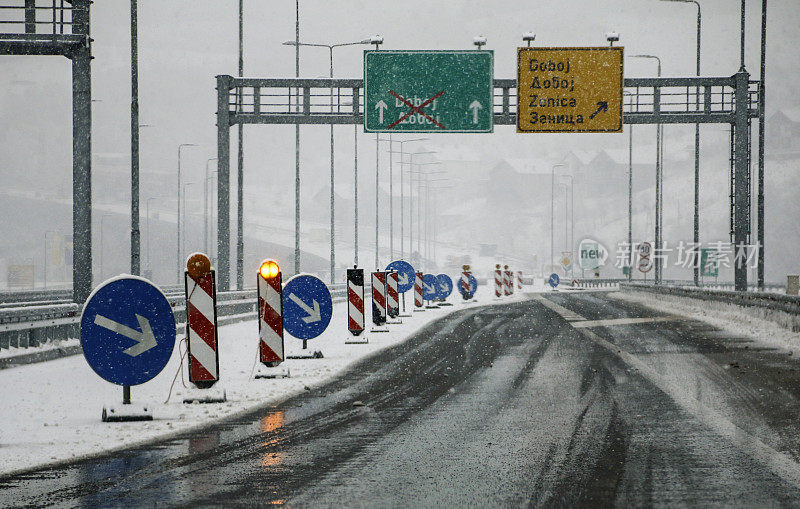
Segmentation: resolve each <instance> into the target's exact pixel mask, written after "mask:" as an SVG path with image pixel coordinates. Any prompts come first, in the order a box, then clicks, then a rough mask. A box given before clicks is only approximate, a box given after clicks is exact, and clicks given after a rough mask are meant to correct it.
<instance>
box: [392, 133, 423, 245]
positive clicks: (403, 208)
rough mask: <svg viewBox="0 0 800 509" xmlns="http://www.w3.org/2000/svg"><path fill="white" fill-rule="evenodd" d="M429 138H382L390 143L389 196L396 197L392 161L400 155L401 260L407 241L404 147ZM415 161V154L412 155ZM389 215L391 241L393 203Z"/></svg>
mask: <svg viewBox="0 0 800 509" xmlns="http://www.w3.org/2000/svg"><path fill="white" fill-rule="evenodd" d="M428 139H429V138H414V139H411V140H392V135H391V134H390V135H389V138H388V139H386V138H381V140H380V141H388V142H389V194H390V195H392V196H394V191H393V190H392V189H393V186H392V183H393V182H394V177H393V176H392V175H393V171H392V159H393V158H394V154H400V259H405V239H404V238H403V235H404V233H405V232H404V229H405V228H404V226H405V224H404V222H405V219H404V218H403V212H404V211H405V204H404V198H405V197H404V194H405V191H404V187H403V185H404V184H403V176H404V175H403V174H404V172H405V170H404V165H405V157H404V156H405V154H406V152H404V151H403V145H404V144H405V143H411V142H414V141H426V140H428ZM392 143H399V144H400V150H399V151H396V150H394V147H393V146H392ZM420 153H430V152H420ZM411 156H412V159H413V154H411ZM389 203H390V205H389V215H390V216H391V218H392V219H391V220H390V221H389V235H390V239H394V213H393V206H392V201H390V202H389ZM393 246H394V244H393V243H390V248H389V249H390V251H391V252H392V257H393V258H394V247H393Z"/></svg>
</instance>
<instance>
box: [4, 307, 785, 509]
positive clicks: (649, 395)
mask: <svg viewBox="0 0 800 509" xmlns="http://www.w3.org/2000/svg"><path fill="white" fill-rule="evenodd" d="M526 297H527V299H525V300H520V301H517V302H509V303H507V304H503V305H492V306H481V307H472V308H467V309H462V310H459V311H456V312H454V313H451V314H449V315H447V316H445V317H443V318H442V319H440V320H438V321H435V322H432V323H430V324H429V325H427V326H426V327H424V328H422V329H420V330H419V331H417V332H416V333H415V334H413V335H412V336H411V337H410V338H409V339H408V340H407V341H406V342H404V343H400V344H398V345H395V346H392V347H390V348H387V349H385V350H382V351H379V352H377V353H376V354H374V355H373V356H371V357H369V358H367V359H365V360H362V361H360V362H359V363H357V364H355V365H354V366H352V367H351V368H350V369H349V370H348V371H346V372H345V373H344V374H343V375H342V376H340V377H338V378H336V379H335V380H334V381H332V382H330V383H328V384H326V385H322V386H319V387H316V388H314V389H312V390H310V391H306V392H304V393H303V394H301V395H299V396H297V397H295V398H292V399H290V400H288V401H285V402H284V403H281V404H278V405H276V406H270V407H266V408H263V409H260V410H257V411H254V412H252V413H250V414H247V415H245V416H239V417H236V418H234V419H232V420H230V421H226V422H224V423H222V424H216V425H213V426H210V427H208V428H206V429H202V430H200V431H195V432H187V433H186V434H185V435H182V436H180V437H178V438H174V439H171V440H169V441H165V442H157V443H153V444H151V445H148V446H144V447H140V448H137V449H134V450H128V451H122V452H116V453H112V454H109V455H107V456H104V457H100V458H96V459H90V460H82V461H78V462H75V463H73V464H70V465H68V466H66V467H59V468H54V469H49V470H43V471H39V472H34V473H30V474H26V475H22V476H18V477H12V478H5V479H2V480H0V500H2V501H3V505H5V506H26V505H34V506H43V505H59V506H84V505H86V506H114V507H130V506H154V505H191V506H198V505H202V506H213V505H232V504H242V505H248V506H250V505H267V504H270V503H285V504H287V505H290V506H293V507H312V506H313V507H325V506H330V507H333V506H342V505H344V506H351V507H352V506H356V507H359V506H363V507H384V506H394V507H408V506H421V507H453V506H474V505H501V506H526V505H533V506H542V505H544V506H551V505H568V506H574V505H596V504H602V505H609V504H613V505H621V506H643V505H645V506H646V505H675V504H678V505H686V504H688V505H701V506H702V505H707V504H723V505H737V506H742V505H744V506H754V505H791V504H792V503H794V501H796V500H798V497H800V463H798V457H800V435H799V434H798V433H797V421H796V416H797V415H798V412H800V383H798V382H800V371H798V369H800V364H798V362H797V361H796V359H795V356H794V355H793V352H790V351H788V350H785V349H782V348H779V347H771V346H767V345H765V344H762V343H759V342H756V341H753V340H752V339H750V338H748V337H745V336H737V335H734V334H730V333H728V332H724V331H722V330H719V329H715V328H713V327H712V326H710V325H708V324H707V323H704V322H700V321H696V320H693V319H689V318H685V317H680V316H676V315H670V314H667V313H664V312H660V313H658V312H655V311H653V310H652V309H650V308H645V307H643V306H641V305H638V304H635V303H631V302H628V301H625V300H623V299H619V298H617V297H616V296H615V294H613V293H604V292H586V293H582V292H562V293H556V292H553V293H545V294H528V295H526Z"/></svg>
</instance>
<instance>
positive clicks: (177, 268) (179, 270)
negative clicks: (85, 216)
mask: <svg viewBox="0 0 800 509" xmlns="http://www.w3.org/2000/svg"><path fill="white" fill-rule="evenodd" d="M196 146H197V145H196V144H194V143H181V144H180V145H178V215H177V216H175V224H176V229H177V241H176V245H177V247H176V249H175V251H176V258H175V274H176V275H177V278H178V279H177V281H178V283H179V284H180V282H181V277H183V269H182V264H181V261H182V260H181V149H182V148H183V147H196ZM101 228H102V225H101Z"/></svg>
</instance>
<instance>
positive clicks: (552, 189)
mask: <svg viewBox="0 0 800 509" xmlns="http://www.w3.org/2000/svg"><path fill="white" fill-rule="evenodd" d="M564 166H566V164H563V163H558V164H554V165H553V168H552V170H551V171H550V261H549V262H548V265H549V266H550V269H551V270H552V267H553V223H554V219H553V218H554V215H555V208H554V204H555V194H556V191H555V185H556V168H558V167H564Z"/></svg>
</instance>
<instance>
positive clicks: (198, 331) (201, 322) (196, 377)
mask: <svg viewBox="0 0 800 509" xmlns="http://www.w3.org/2000/svg"><path fill="white" fill-rule="evenodd" d="M214 277H215V273H214V271H213V270H212V271H211V272H209V273H207V274H205V275H203V276H199V277H197V278H193V277H192V276H191V275H190V274H189V272H188V271H186V272H184V288H185V290H186V335H187V337H188V338H189V346H188V362H189V381H190V382H192V383H193V384H195V385H196V386H197V387H198V388H200V389H207V388H209V387H211V386H212V385H214V384H215V383H216V382H217V381H218V380H219V352H218V351H217V345H218V344H219V343H218V341H217V289H216V285H215V284H214Z"/></svg>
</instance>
